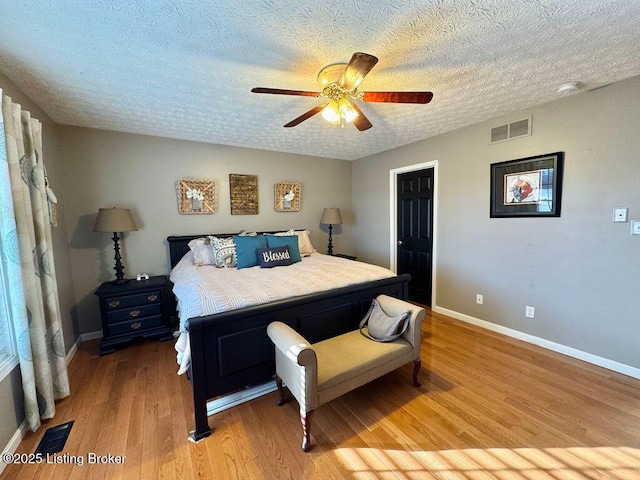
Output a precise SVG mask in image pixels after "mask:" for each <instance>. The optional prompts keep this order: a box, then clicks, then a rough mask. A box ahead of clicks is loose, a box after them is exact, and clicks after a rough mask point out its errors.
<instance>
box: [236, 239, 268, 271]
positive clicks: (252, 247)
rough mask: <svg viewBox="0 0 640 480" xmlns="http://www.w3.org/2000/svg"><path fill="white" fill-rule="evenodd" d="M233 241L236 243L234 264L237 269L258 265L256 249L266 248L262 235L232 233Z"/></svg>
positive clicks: (265, 241)
mask: <svg viewBox="0 0 640 480" xmlns="http://www.w3.org/2000/svg"><path fill="white" fill-rule="evenodd" d="M233 243H235V244H236V266H237V268H238V270H240V269H241V268H249V267H255V266H256V265H258V263H259V262H258V255H257V254H256V250H258V249H259V248H267V239H266V238H265V236H264V235H256V236H246V237H245V236H242V237H241V236H240V235H234V236H233Z"/></svg>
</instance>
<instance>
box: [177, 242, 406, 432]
mask: <svg viewBox="0 0 640 480" xmlns="http://www.w3.org/2000/svg"><path fill="white" fill-rule="evenodd" d="M264 233H275V232H264ZM207 235H209V234H207ZM207 235H189V236H170V237H168V238H167V241H168V243H169V254H170V262H171V268H172V271H175V267H176V266H177V265H178V263H179V262H180V260H181V259H182V258H183V256H185V254H188V252H189V251H190V249H189V246H188V244H189V242H191V241H192V240H194V239H197V238H201V237H206V236H207ZM210 235H216V236H217V237H229V236H232V234H210ZM314 255H320V254H314ZM312 256H313V255H312ZM321 257H327V256H325V255H320V257H317V258H318V261H320V260H322V261H324V260H328V258H324V259H323V258H321ZM334 260H335V261H339V262H347V263H350V262H351V261H350V260H346V259H338V258H335V259H334ZM305 261H306V262H308V263H312V260H311V259H303V262H305ZM183 262H184V261H183ZM351 263H353V265H352V266H354V267H355V266H361V267H362V268H363V269H364V268H365V267H364V266H365V265H366V264H362V263H360V262H351ZM358 264H359V265H358ZM292 267H293V266H289V267H276V269H281V268H285V269H289V268H292ZM201 268H212V269H215V267H201ZM256 268H258V267H256ZM376 268H380V267H376ZM276 269H272V270H276ZM265 270H267V269H265ZM391 274H392V272H391ZM410 279H411V277H410V276H409V275H407V274H404V275H397V276H396V275H394V274H392V276H389V277H388V278H382V279H378V280H373V281H367V282H365V283H358V284H355V285H349V286H344V287H340V288H335V289H331V290H324V291H320V292H315V293H308V294H297V295H296V296H293V297H288V298H282V299H279V300H275V301H269V302H267V303H259V304H255V305H251V306H246V307H243V308H239V309H232V310H227V311H222V312H219V313H212V314H204V315H196V316H191V315H194V313H196V310H193V309H190V310H189V314H188V315H189V317H188V318H186V319H185V318H184V316H185V312H184V311H182V312H181V313H182V318H181V329H182V330H186V331H188V335H187V337H186V338H187V341H188V345H189V349H190V362H189V364H188V372H187V375H188V378H189V380H190V381H191V385H192V390H193V401H194V415H195V431H194V432H193V433H192V438H193V439H194V440H196V441H198V440H201V439H203V438H205V437H207V436H209V435H210V434H211V429H210V427H209V424H208V415H207V400H209V399H212V398H214V397H219V396H222V395H227V394H229V393H232V392H236V391H238V390H240V389H244V388H246V387H248V386H253V385H259V384H263V383H265V382H268V381H269V380H270V379H271V378H272V377H273V375H274V374H275V361H274V351H273V344H272V343H271V341H270V340H269V338H268V336H267V333H266V329H267V326H268V325H269V323H271V322H272V321H276V320H278V321H281V322H283V323H286V324H287V325H289V326H291V327H292V328H293V329H295V330H296V331H298V332H299V333H300V334H301V335H302V336H303V337H305V338H307V339H308V340H309V341H311V342H313V343H315V342H318V341H320V340H324V339H326V338H330V337H334V336H336V335H340V334H342V333H345V332H348V331H351V330H354V329H356V328H357V327H358V323H359V320H360V319H361V318H362V317H363V316H364V314H365V313H366V311H367V310H368V308H369V306H370V304H371V300H372V299H373V298H375V297H377V296H378V295H380V294H386V295H389V296H392V297H396V298H400V299H403V300H406V299H407V295H408V284H409V280H410ZM179 283H180V279H178V281H177V282H176V284H175V285H174V292H175V291H177V290H178V291H179V290H180V285H179ZM178 309H180V302H179V301H178ZM183 333H184V332H183ZM181 337H182V340H183V341H184V340H185V336H184V335H183V334H181ZM179 340H180V339H179Z"/></svg>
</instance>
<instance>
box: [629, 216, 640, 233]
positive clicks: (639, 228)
mask: <svg viewBox="0 0 640 480" xmlns="http://www.w3.org/2000/svg"><path fill="white" fill-rule="evenodd" d="M631 235H640V220H631Z"/></svg>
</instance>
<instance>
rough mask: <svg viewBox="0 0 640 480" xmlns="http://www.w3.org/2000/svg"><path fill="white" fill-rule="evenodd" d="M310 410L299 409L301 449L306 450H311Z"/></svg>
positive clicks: (311, 412)
mask: <svg viewBox="0 0 640 480" xmlns="http://www.w3.org/2000/svg"><path fill="white" fill-rule="evenodd" d="M312 414H313V410H311V411H310V412H303V411H302V410H300V421H301V422H302V450H304V451H305V452H308V451H309V450H311V415H312Z"/></svg>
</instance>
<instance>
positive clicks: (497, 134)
mask: <svg viewBox="0 0 640 480" xmlns="http://www.w3.org/2000/svg"><path fill="white" fill-rule="evenodd" d="M531 120H532V118H531V117H529V118H525V119H524V120H517V121H515V122H511V123H507V124H506V125H500V126H498V127H493V128H492V129H491V143H497V142H504V141H506V140H511V139H513V138H518V137H524V136H527V135H531Z"/></svg>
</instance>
